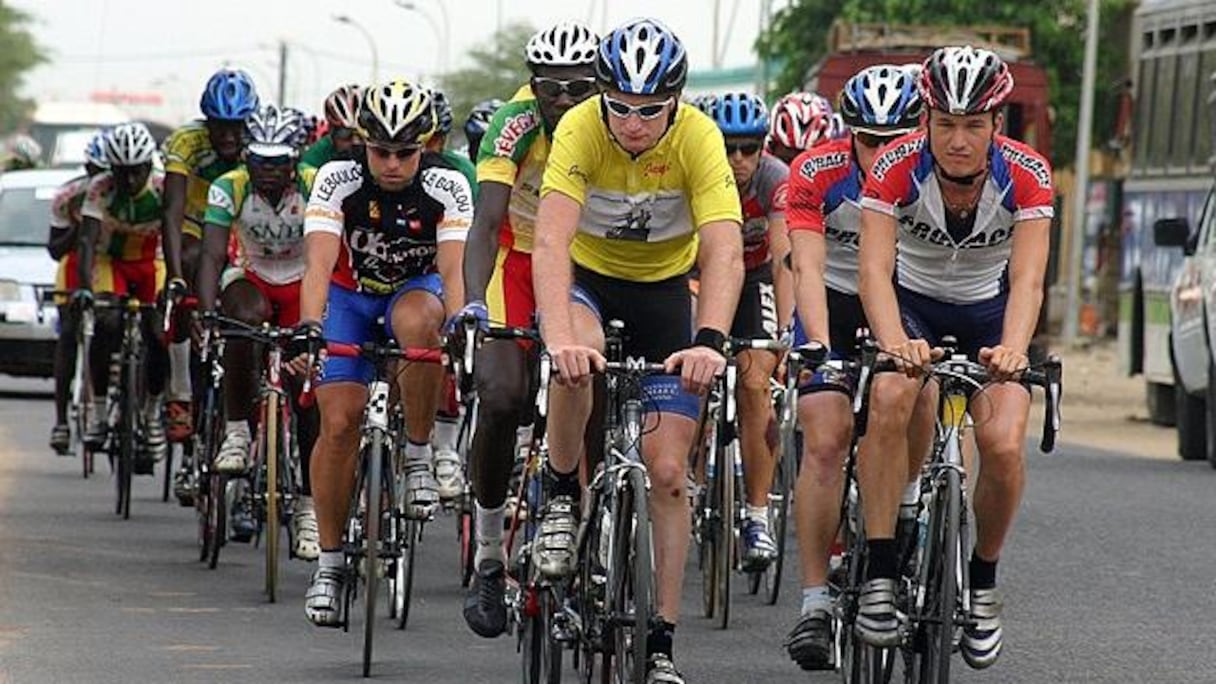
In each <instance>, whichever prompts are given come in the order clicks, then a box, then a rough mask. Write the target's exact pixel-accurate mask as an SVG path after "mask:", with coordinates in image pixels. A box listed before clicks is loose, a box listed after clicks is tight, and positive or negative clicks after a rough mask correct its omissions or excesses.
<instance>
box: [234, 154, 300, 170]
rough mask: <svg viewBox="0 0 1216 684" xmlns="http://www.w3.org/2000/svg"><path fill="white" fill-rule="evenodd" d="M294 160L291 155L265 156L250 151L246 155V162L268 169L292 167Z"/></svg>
mask: <svg viewBox="0 0 1216 684" xmlns="http://www.w3.org/2000/svg"><path fill="white" fill-rule="evenodd" d="M294 161H295V160H294V159H292V158H291V157H290V156H289V155H281V156H277V157H264V156H262V155H260V154H252V153H249V154H246V156H245V163H247V164H249V165H250V166H257V167H259V168H266V169H278V168H290V167H291V165H292V163H293V162H294Z"/></svg>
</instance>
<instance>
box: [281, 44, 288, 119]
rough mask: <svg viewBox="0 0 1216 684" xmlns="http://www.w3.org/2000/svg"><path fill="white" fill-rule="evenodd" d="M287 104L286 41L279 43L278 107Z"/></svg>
mask: <svg viewBox="0 0 1216 684" xmlns="http://www.w3.org/2000/svg"><path fill="white" fill-rule="evenodd" d="M286 104H287V41H285V40H280V41H279V106H280V107H282V106H284V105H286Z"/></svg>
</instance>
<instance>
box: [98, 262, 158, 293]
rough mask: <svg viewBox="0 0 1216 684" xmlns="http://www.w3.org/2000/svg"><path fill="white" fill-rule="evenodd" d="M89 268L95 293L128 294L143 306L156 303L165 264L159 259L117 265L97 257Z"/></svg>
mask: <svg viewBox="0 0 1216 684" xmlns="http://www.w3.org/2000/svg"><path fill="white" fill-rule="evenodd" d="M95 262H96V263H94V265H93V289H94V290H95V291H96V292H113V293H115V294H129V295H132V296H134V297H135V298H136V299H138V300H139V301H140V302H141V303H143V304H154V303H156V295H157V294H158V293H159V292H160V291H161V289H163V288H164V286H165V262H164V261H161V260H160V259H142V260H139V261H118V260H116V259H111V258H110V257H108V256H102V255H98V256H97V257H96V259H95Z"/></svg>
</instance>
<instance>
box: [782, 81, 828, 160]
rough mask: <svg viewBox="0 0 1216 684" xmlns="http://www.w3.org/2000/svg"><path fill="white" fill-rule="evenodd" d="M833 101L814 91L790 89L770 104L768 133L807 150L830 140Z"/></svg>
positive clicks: (795, 147)
mask: <svg viewBox="0 0 1216 684" xmlns="http://www.w3.org/2000/svg"><path fill="white" fill-rule="evenodd" d="M832 128H833V126H832V105H831V103H830V102H828V99H827V98H826V97H824V96H822V95H818V94H816V93H802V92H796V93H790V94H789V95H786V96H785V97H782V98H781V99H780V100H777V104H775V105H773V109H772V113H771V114H770V119H769V129H768V134H769V137H771V138H772V139H773V140H774V141H776V142H778V143H780V144H782V145H785V146H786V147H789V148H792V149H795V150H809V149H811V148H812V147H814V146H815V145H818V144H819V143H821V142H824V141H827V140H831V135H832Z"/></svg>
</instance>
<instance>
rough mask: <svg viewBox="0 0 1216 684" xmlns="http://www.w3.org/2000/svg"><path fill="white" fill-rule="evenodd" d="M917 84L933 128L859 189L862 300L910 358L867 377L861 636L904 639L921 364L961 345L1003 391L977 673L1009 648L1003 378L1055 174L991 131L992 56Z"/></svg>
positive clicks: (981, 507) (1012, 474)
mask: <svg viewBox="0 0 1216 684" xmlns="http://www.w3.org/2000/svg"><path fill="white" fill-rule="evenodd" d="M919 84H920V91H921V96H922V97H923V98H924V100H925V105H926V106H927V108H928V110H929V113H928V117H927V119H926V125H925V130H924V131H922V132H915V133H910V134H908V135H906V136H903V137H900V138H897V139H896V140H894V141H893V142H891V143H890V144H889V145H887V146H886V147H885V148H883V150H882V151H881V152H880V153H879V155H878V158H877V159H876V160H875V161H874V165H873V166H872V167H871V168H870V172H869V174H868V176H867V178H866V182H865V185H864V186H863V188H862V216H861V236H862V237H861V251H860V256H859V262H858V269H859V273H858V275H859V281H858V282H859V288H858V289H859V292H860V294H861V301H862V304H863V306H864V308H865V313H866V317H867V318H868V319H869V321H870V324H871V327H872V329H873V331H874V334H875V336H876V337H877V340H878V342H879V344H880V345H881V347H882V348H883V349H884V350H886V351H887V352H888V353H890V354H891V355H892V356H894V357H896V358H898V359H903V360H905V363H906V364H907V365H906V366H905V368H906V369H907V377H905V376H903V375H896V374H892V373H884V374H881V375H878V376H876V377H875V378H874V384H873V387H872V390H871V395H870V415H869V425H868V429H867V432H866V436H865V439H864V440H862V442H861V444H860V453H859V464H860V471H859V484H860V486H861V500H862V506H863V508H864V515H865V520H866V537H867V543H868V545H869V549H868V551H869V563H868V566H867V569H866V583H865V584H864V585H863V588H862V595H861V597H860V608H859V611H858V616H857V625H856V628H857V631H858V635H859V636H860V637H861V638H862V639H864V640H866V641H867V642H869V643H872V644H874V645H877V646H888V645H892V644H893V643H895V642H897V641H898V639H899V636H898V633H899V630H898V624H899V617H898V615H897V614H896V612H895V611H896V608H895V577H896V576H897V574H898V567H897V566H898V560H897V552H896V549H895V541H894V532H895V525H896V518H897V515H898V511H899V505H900V498H901V497H900V494H901V492H903V491H904V488H905V486H906V485H907V484H908V482H909V481H910V480H912V479H914V478H915V477H917V476H918V475H919V473H920V464H921V461H922V460H923V458H924V456H925V454H926V453H927V451H928V445H929V441H930V438H931V435H932V431H933V421H932V419H933V414H934V410H933V406H934V404H932V403H928V402H932V401H934V397H933V395H934V394H935V393H934V392H933V391H921V388H922V387H924V385H923V382H922V380H921V379H920V378H919V377H916V376H917V370H916V367H917V366H922V365H924V364H926V363H928V362H929V361H930V358H931V355H932V354H933V352H932V348H933V347H934V346H935V345H937V344H938V342H939V340H940V339H941V337H942V336H943V335H948V334H950V335H955V336H956V337H957V338H958V341H959V351H960V352H961V353H965V354H967V355H968V357H971V358H975V359H977V360H978V361H979V362H980V363H982V364H984V365H985V366H986V367H987V368H988V370H989V372H990V373H991V374H992V377H993V378H994V380H995V382H994V383H993V384H991V385H990V386H988V387H986V388H985V389H984V393H983V400H982V401H977V402H975V403H974V404H972V406H971V409H970V410H971V413H972V417H973V418H974V423H975V440H976V446H977V447H978V450H979V456H980V462H981V464H982V465H981V467H980V472H979V476H978V478H977V479H976V481H975V485H974V491H975V495H974V498H973V502H974V508H975V521H976V536H975V548H974V550H973V551H972V555H971V558H970V561H969V565H968V570H969V574H968V576H969V578H970V586H969V590H970V597H969V603H968V605H969V609H970V615H968V616H967V621H966V623H965V626H964V628H963V633H962V640H961V643H960V650H961V651H962V654H963V659H964V660H965V661H966V662H967V663H968V664H969V665H971V666H972V667H975V668H984V667H988V666H990V665H992V664H993V663H994V662H995V661H996V659H997V657H998V656H999V655H1000V652H1001V644H1002V632H1001V609H1002V601H1001V597H1000V594H999V593H998V591H997V589H996V566H997V559H998V558H999V556H1000V552H1001V547H1002V546H1003V544H1004V541H1005V537H1006V535H1007V534H1008V533H1009V530H1010V529H1011V527H1012V524H1013V518H1014V516H1015V514H1016V512H1017V508H1018V505H1019V503H1020V500H1021V496H1022V488H1023V485H1024V481H1025V464H1024V462H1023V458H1024V454H1023V450H1024V448H1025V438H1026V421H1027V418H1028V413H1029V410H1030V393H1029V391H1028V390H1027V388H1026V387H1025V386H1023V385H1022V384H1020V383H1018V382H1016V381H1009V380H1012V379H1013V378H1014V377H1015V375H1016V373H1017V372H1018V371H1019V370H1021V369H1024V368H1026V366H1027V364H1028V360H1027V348H1028V347H1029V344H1030V338H1031V336H1032V335H1033V333H1034V328H1035V324H1036V323H1037V321H1038V318H1039V307H1040V305H1041V303H1042V293H1043V289H1042V288H1043V279H1044V274H1045V272H1046V269H1047V259H1048V252H1049V249H1050V235H1051V234H1050V229H1051V228H1050V224H1051V217H1052V215H1053V191H1052V179H1051V167H1050V166H1049V165H1048V163H1047V161H1046V160H1045V159H1044V158H1043V157H1042V156H1040V155H1039V154H1038V153H1037V152H1035V151H1034V150H1033V149H1031V148H1030V147H1029V146H1027V145H1024V144H1023V143H1020V142H1017V141H1015V140H1012V139H1010V138H1007V137H1005V136H1003V135H1001V134H1000V133H998V131H1000V130H1001V126H1002V124H1003V114H1002V113H1001V105H1002V104H1003V103H1004V101H1005V99H1006V97H1007V96H1008V95H1009V92H1010V91H1011V90H1012V88H1013V77H1012V75H1011V74H1010V72H1009V67H1008V66H1007V65H1006V64H1005V62H1004V61H1003V60H1002V59H1001V58H1000V57H999V56H997V55H996V54H995V53H993V52H990V51H988V50H982V49H974V48H971V47H945V48H940V49H938V50H936V51H934V52H933V53H932V54H931V55H930V56H929V58H928V59H927V60H926V61H925V63H924V67H923V68H922V70H921V74H920V80H919ZM927 387H928V388H930V390H931V388H932V387H933V386H932V385H929V386H927ZM914 409H915V410H914ZM914 416H921V417H924V418H926V420H923V421H922V420H914V419H913V417H914Z"/></svg>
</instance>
